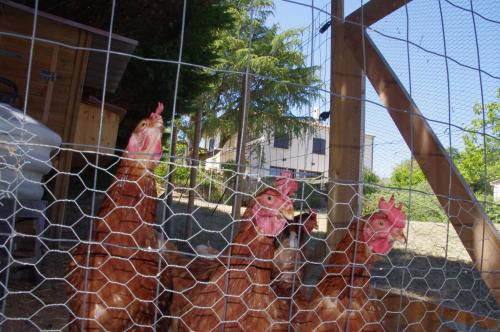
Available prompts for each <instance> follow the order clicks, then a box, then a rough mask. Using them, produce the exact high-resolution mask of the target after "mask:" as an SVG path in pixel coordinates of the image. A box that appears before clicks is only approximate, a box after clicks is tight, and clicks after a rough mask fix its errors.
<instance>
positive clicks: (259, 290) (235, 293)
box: [170, 201, 288, 331]
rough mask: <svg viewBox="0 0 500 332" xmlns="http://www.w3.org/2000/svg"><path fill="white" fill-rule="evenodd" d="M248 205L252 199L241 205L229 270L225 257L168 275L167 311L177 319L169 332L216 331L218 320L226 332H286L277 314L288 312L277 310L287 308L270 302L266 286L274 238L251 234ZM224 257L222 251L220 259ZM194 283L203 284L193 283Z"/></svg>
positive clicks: (272, 298) (283, 319)
mask: <svg viewBox="0 0 500 332" xmlns="http://www.w3.org/2000/svg"><path fill="white" fill-rule="evenodd" d="M254 204H255V201H252V202H251V203H250V204H249V206H248V207H247V209H246V211H245V214H244V215H243V220H244V221H243V222H242V224H241V226H240V230H239V232H238V234H237V235H236V237H235V239H234V242H233V244H232V245H231V259H230V260H229V262H230V266H228V262H227V261H228V259H219V260H213V259H207V258H201V257H199V258H197V259H196V260H194V261H193V262H191V266H189V265H188V268H186V269H182V268H180V269H178V270H177V271H174V272H173V288H174V289H175V290H176V293H174V294H173V299H172V304H171V307H170V312H171V315H172V316H174V317H180V318H179V319H176V320H175V321H174V322H173V323H172V328H171V331H177V330H178V331H210V330H213V329H216V328H220V327H221V325H222V323H221V321H222V320H225V321H226V322H225V323H224V328H225V329H226V330H228V331H241V330H244V331H251V330H254V331H266V330H272V331H285V330H287V328H288V321H287V316H283V313H284V312H286V313H288V310H284V309H283V308H284V307H283V306H286V309H288V306H287V305H286V304H284V303H283V302H282V301H279V300H276V295H275V294H274V292H273V291H272V289H271V287H270V280H271V269H272V263H271V261H270V260H271V259H272V258H273V256H274V238H272V237H266V236H263V235H258V234H257V232H256V229H255V227H254V225H253V223H252V222H251V221H250V220H249V219H250V218H251V217H252V214H253V212H252V208H253V206H254ZM228 254H229V251H228V250H226V252H225V253H224V255H228ZM255 258H258V259H265V260H269V261H261V260H254V259H255ZM184 259H186V258H184ZM177 263H178V261H177ZM179 265H181V264H179ZM228 267H230V268H229V269H228ZM201 269H204V271H205V273H204V274H202V273H200V270H201ZM189 270H193V272H194V273H192V275H195V276H196V277H193V276H191V273H190V272H189ZM176 273H178V274H176ZM200 279H204V280H203V281H205V282H208V283H200V282H197V281H200ZM226 280H227V290H226ZM177 292H180V294H179V293H177ZM224 294H227V295H226V296H224ZM225 300H226V301H227V310H225ZM271 303H272V305H270V304H271ZM224 312H226V315H225V316H224ZM227 321H231V322H227ZM275 322H281V324H278V323H275ZM273 323H274V324H273Z"/></svg>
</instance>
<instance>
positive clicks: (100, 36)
mask: <svg viewBox="0 0 500 332" xmlns="http://www.w3.org/2000/svg"><path fill="white" fill-rule="evenodd" d="M0 4H3V5H5V6H9V7H12V8H15V9H18V10H21V11H24V12H26V13H30V14H32V15H34V13H35V9H34V8H31V7H28V6H25V5H22V4H19V3H15V2H13V1H10V0H0ZM37 14H38V16H39V17H44V18H46V19H49V20H51V21H54V22H57V23H60V24H63V25H68V26H71V27H74V28H77V29H81V30H84V31H87V32H90V33H91V34H92V44H91V45H90V47H91V48H93V49H101V50H106V49H107V45H108V39H109V32H108V31H104V30H101V29H98V28H95V27H91V26H88V25H85V24H81V23H78V22H75V21H71V20H69V19H66V18H63V17H60V16H56V15H52V14H49V13H46V12H43V11H40V10H39V11H37ZM111 38H112V43H111V50H112V51H115V52H119V53H124V54H132V53H133V52H134V50H135V47H136V46H137V44H138V41H137V40H134V39H131V38H127V37H124V36H121V35H117V34H115V33H113V34H111ZM129 60H130V57H129V56H123V55H114V54H111V56H110V61H109V67H108V82H107V90H108V91H110V92H115V91H116V88H117V87H118V84H119V83H120V81H121V79H122V77H123V73H124V72H125V69H126V68H127V65H128V62H129ZM105 62H106V52H90V54H89V59H88V64H87V73H86V77H85V83H84V85H85V86H88V87H92V88H97V89H102V87H103V80H104V64H105Z"/></svg>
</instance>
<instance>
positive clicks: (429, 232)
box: [4, 196, 500, 331]
mask: <svg viewBox="0 0 500 332" xmlns="http://www.w3.org/2000/svg"><path fill="white" fill-rule="evenodd" d="M88 203H89V200H88V199H87V200H85V199H83V201H80V202H78V204H79V205H80V206H89V204H88ZM196 207H197V210H196V211H195V213H194V214H193V219H191V220H193V222H194V231H195V235H194V236H193V237H191V239H190V243H191V244H192V245H193V246H195V245H197V244H201V243H203V244H207V243H210V245H212V246H213V247H215V248H217V249H219V250H220V249H223V248H224V247H225V246H226V245H227V243H228V242H229V240H228V239H229V238H230V234H231V227H230V226H229V225H230V221H231V218H230V211H231V207H230V206H228V205H219V206H217V209H216V210H215V212H214V214H213V215H212V212H213V211H214V208H215V207H216V205H215V204H211V203H207V202H204V201H197V202H196ZM185 209H186V205H185V198H182V197H179V196H176V197H175V199H174V206H173V210H174V212H175V213H176V214H179V213H184V212H185ZM77 211H78V210H77V209H76V208H74V207H69V208H68V212H69V214H68V217H67V223H68V224H72V223H74V224H75V226H74V227H73V229H74V230H75V232H76V233H77V234H78V235H79V236H85V235H86V234H85V233H86V229H87V227H88V220H87V219H85V218H82V216H81V215H80V214H79V213H78V212H77ZM159 211H160V212H161V211H162V208H161V207H159ZM190 218H191V217H190V216H188V215H185V214H184V215H176V216H175V217H174V218H171V219H170V220H169V221H168V222H167V223H166V224H165V229H166V230H167V231H168V233H169V235H170V236H174V237H181V234H182V232H183V229H184V226H185V223H186V221H187V220H189V219H190ZM200 226H201V228H200ZM497 226H498V225H497ZM202 229H204V230H202ZM325 229H326V215H325V214H321V213H320V215H319V228H318V231H317V232H316V233H315V234H314V239H312V240H311V241H310V243H309V244H308V246H307V247H306V249H305V252H306V257H307V258H308V260H309V261H310V262H320V261H321V260H322V257H324V243H325V242H324V230H325ZM214 231H216V232H214ZM235 231H236V230H235ZM63 235H64V238H69V239H73V240H75V239H76V236H75V234H74V233H73V232H67V231H65V232H63ZM209 241H210V242H209ZM72 243H74V242H65V243H62V246H61V247H62V248H63V250H61V251H55V250H51V251H49V252H47V253H46V254H45V255H44V256H43V259H41V260H40V261H39V262H38V264H37V265H36V267H37V270H35V269H33V268H29V267H24V268H19V267H12V268H11V269H10V270H11V274H10V280H9V285H8V289H9V295H8V296H7V303H6V307H5V316H6V317H8V318H11V319H7V321H6V322H4V327H5V330H6V331H15V330H19V329H23V331H37V330H39V329H49V330H52V329H56V330H58V329H62V328H63V327H64V325H65V324H66V322H67V321H68V316H69V313H68V309H67V308H66V306H65V303H66V301H67V297H66V295H65V292H64V281H63V277H64V268H65V265H66V262H67V260H68V259H69V256H68V253H67V249H68V248H70V247H71V246H72V245H73V244H72ZM319 271H320V266H319V264H310V265H309V268H308V270H307V272H306V283H311V284H314V283H315V282H316V280H317V278H318V275H319ZM372 274H373V278H372V281H373V284H374V285H376V286H377V287H379V288H385V289H391V290H397V291H399V290H401V289H402V290H403V293H405V294H408V295H411V296H416V297H419V298H422V299H426V300H431V301H435V302H444V303H445V304H447V305H449V306H452V307H455V308H459V309H462V310H466V311H470V312H474V313H476V314H480V315H485V316H489V317H492V318H496V319H500V309H499V307H498V306H497V305H496V303H495V301H494V299H493V298H492V297H491V296H490V292H489V290H488V288H487V287H486V286H485V285H484V283H483V282H482V280H481V278H480V275H479V273H478V272H477V270H476V269H475V268H474V267H473V266H472V264H471V260H470V258H469V256H468V254H467V251H466V250H465V249H464V248H463V245H462V243H461V241H460V239H459V238H458V236H457V235H456V232H455V231H454V229H453V228H452V227H451V226H450V229H448V226H447V224H443V223H431V222H416V221H414V222H410V227H409V237H408V245H407V247H405V246H404V245H401V244H397V245H396V246H395V249H394V250H393V251H392V252H391V253H390V255H389V256H388V257H386V258H385V259H382V260H381V261H380V262H378V263H377V264H376V266H375V267H374V268H373V270H372Z"/></svg>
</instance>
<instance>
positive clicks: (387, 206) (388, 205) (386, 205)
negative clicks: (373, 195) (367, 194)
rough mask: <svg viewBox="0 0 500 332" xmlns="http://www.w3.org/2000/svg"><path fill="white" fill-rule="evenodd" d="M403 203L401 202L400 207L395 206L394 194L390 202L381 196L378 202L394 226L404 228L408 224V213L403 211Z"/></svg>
mask: <svg viewBox="0 0 500 332" xmlns="http://www.w3.org/2000/svg"><path fill="white" fill-rule="evenodd" d="M402 206H403V204H399V207H396V206H395V202H394V195H392V196H391V198H390V199H389V202H386V201H385V199H384V197H380V201H379V202H378V207H379V209H380V210H382V212H384V213H385V214H386V215H387V219H388V220H389V222H390V223H391V224H393V225H394V227H399V228H403V227H405V225H406V215H405V213H404V212H403V211H401V208H402Z"/></svg>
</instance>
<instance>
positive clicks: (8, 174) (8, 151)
mask: <svg viewBox="0 0 500 332" xmlns="http://www.w3.org/2000/svg"><path fill="white" fill-rule="evenodd" d="M60 145H61V137H60V136H59V135H58V134H57V133H55V132H54V131H52V130H50V129H49V128H47V127H46V126H45V125H44V124H42V123H41V122H39V121H37V120H35V119H33V118H32V117H30V116H28V115H26V116H25V115H23V113H22V112H21V111H20V110H18V109H16V108H14V107H12V106H10V105H8V104H3V103H0V196H2V194H3V195H9V196H17V198H18V199H26V200H39V199H41V198H42V196H43V192H44V188H43V186H42V184H41V181H42V177H43V176H44V175H45V174H47V173H48V172H49V171H50V170H51V168H52V162H51V160H50V153H51V152H52V151H53V150H54V149H57V148H58V147H59V146H60Z"/></svg>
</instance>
